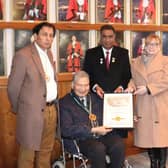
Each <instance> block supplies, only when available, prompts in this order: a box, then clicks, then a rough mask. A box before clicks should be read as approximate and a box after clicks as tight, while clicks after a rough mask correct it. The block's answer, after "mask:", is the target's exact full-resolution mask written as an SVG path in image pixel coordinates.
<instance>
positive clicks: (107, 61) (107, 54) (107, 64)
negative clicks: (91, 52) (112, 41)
mask: <svg viewBox="0 0 168 168" xmlns="http://www.w3.org/2000/svg"><path fill="white" fill-rule="evenodd" d="M105 62H106V68H107V70H109V67H110V61H109V51H106V59H105Z"/></svg>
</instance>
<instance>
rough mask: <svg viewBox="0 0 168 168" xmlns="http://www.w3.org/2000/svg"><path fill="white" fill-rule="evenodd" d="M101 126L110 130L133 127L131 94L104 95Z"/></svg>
mask: <svg viewBox="0 0 168 168" xmlns="http://www.w3.org/2000/svg"><path fill="white" fill-rule="evenodd" d="M103 125H104V126H107V127H112V128H132V127H133V96H132V94H130V93H121V94H119V93H116V94H115V93H111V94H109V93H108V94H104V110H103Z"/></svg>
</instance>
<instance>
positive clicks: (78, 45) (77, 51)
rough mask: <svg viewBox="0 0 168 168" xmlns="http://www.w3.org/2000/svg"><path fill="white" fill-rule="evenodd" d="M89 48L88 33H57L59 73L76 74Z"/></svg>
mask: <svg viewBox="0 0 168 168" xmlns="http://www.w3.org/2000/svg"><path fill="white" fill-rule="evenodd" d="M88 47H89V32H88V31H60V32H59V71H60V72H76V71H79V70H80V69H81V67H82V64H83V60H84V55H85V51H86V50H87V49H88Z"/></svg>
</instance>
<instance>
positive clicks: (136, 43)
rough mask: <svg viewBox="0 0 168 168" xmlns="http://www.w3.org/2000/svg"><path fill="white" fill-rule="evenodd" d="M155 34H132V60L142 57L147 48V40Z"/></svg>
mask: <svg viewBox="0 0 168 168" xmlns="http://www.w3.org/2000/svg"><path fill="white" fill-rule="evenodd" d="M151 33H155V32H132V41H131V43H132V58H135V57H138V56H141V55H142V54H143V51H144V47H145V38H146V37H147V36H148V35H149V34H151Z"/></svg>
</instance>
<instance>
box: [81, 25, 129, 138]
mask: <svg viewBox="0 0 168 168" xmlns="http://www.w3.org/2000/svg"><path fill="white" fill-rule="evenodd" d="M115 36H116V31H115V29H114V28H113V27H112V26H111V25H103V26H102V27H101V29H100V37H101V39H100V45H99V46H97V47H95V48H92V49H88V50H87V51H86V55H85V60H84V67H83V69H84V70H85V71H86V72H87V73H88V74H89V76H90V87H91V90H92V91H93V92H95V93H97V95H99V96H100V97H101V98H103V95H104V93H121V92H122V91H123V90H124V89H125V88H126V87H127V84H128V82H129V79H130V78H131V72H130V63H129V56H128V50H127V49H125V48H121V47H119V46H116V45H115V44H116V42H115ZM106 53H108V56H107V54H106ZM107 57H108V59H107ZM106 64H108V65H106ZM116 132H117V133H118V134H119V135H121V136H122V137H126V136H127V131H126V130H124V129H122V130H119V129H118V130H116Z"/></svg>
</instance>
